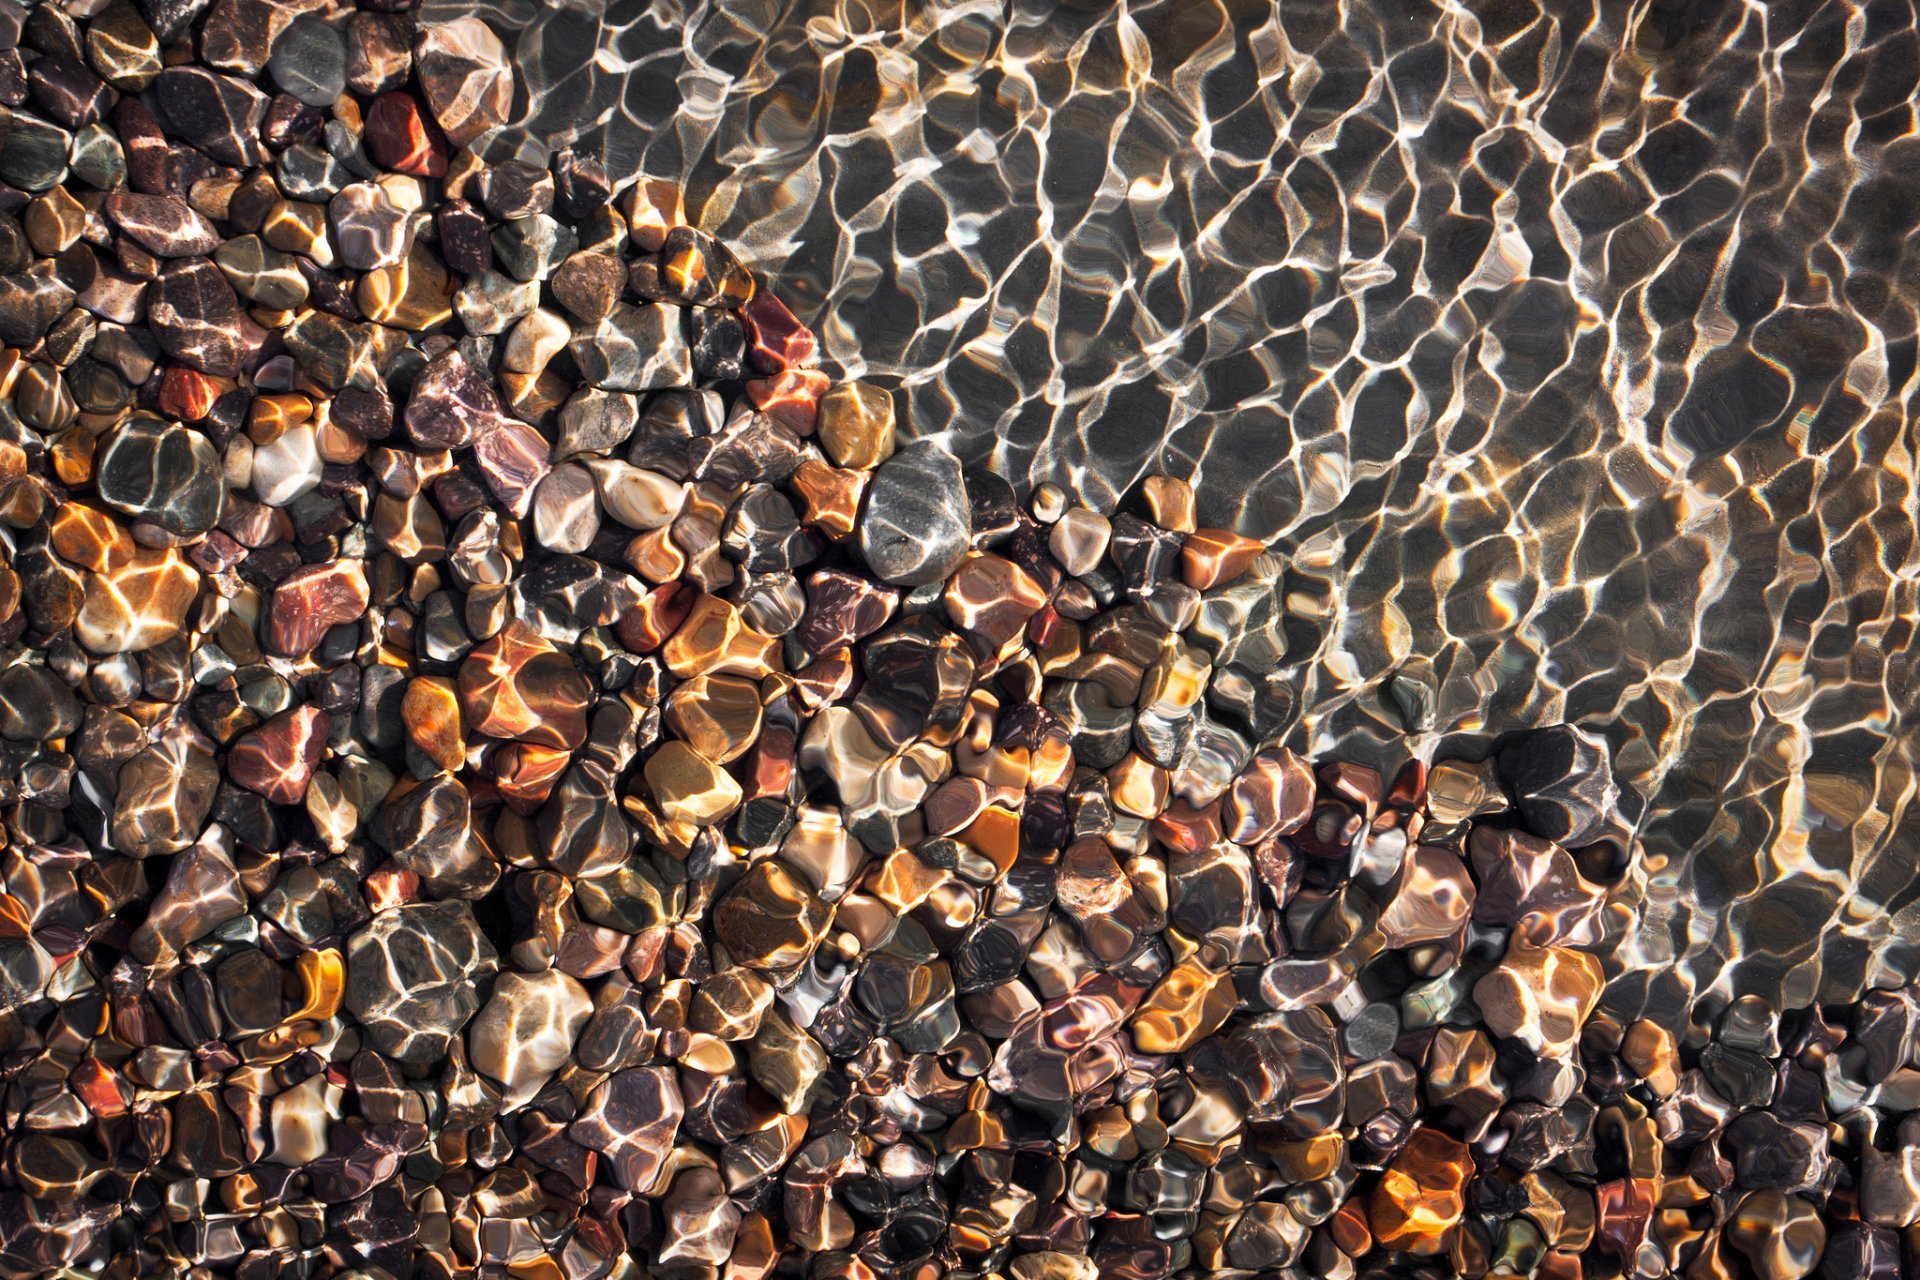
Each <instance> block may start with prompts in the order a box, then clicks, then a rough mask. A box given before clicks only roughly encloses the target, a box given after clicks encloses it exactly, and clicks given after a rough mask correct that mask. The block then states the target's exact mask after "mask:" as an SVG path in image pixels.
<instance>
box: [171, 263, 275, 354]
mask: <svg viewBox="0 0 1920 1280" xmlns="http://www.w3.org/2000/svg"><path fill="white" fill-rule="evenodd" d="M148 299H149V300H148V305H147V321H148V323H149V324H150V325H151V326H152V329H153V335H154V337H155V338H156V339H157V340H158V341H159V343H160V347H161V349H162V350H164V351H165V352H166V353H167V354H168V355H169V356H171V357H173V358H174V359H175V360H178V361H179V362H180V363H182V364H184V365H187V366H189V367H190V368H194V369H198V370H200V371H201V372H202V373H209V374H212V375H213V376H215V377H220V378H232V377H237V376H238V375H239V373H240V371H241V369H242V368H243V367H244V366H245V365H246V364H247V362H248V361H249V360H250V359H252V357H253V354H254V353H255V352H256V351H257V350H259V348H260V345H261V343H262V342H264V341H265V337H266V335H265V333H264V332H263V331H262V330H261V328H260V327H259V326H258V325H256V324H255V323H254V322H253V321H252V320H251V319H249V318H248V317H247V315H246V313H245V312H243V311H242V310H241V309H240V299H239V297H238V296H237V295H236V294H235V293H234V291H233V286H232V285H230V284H228V283H227V278H226V276H225V275H223V274H222V273H221V271H220V269H219V268H218V267H216V266H214V264H213V263H212V262H211V261H210V260H209V259H206V258H197V257H186V258H178V259H175V260H174V261H172V262H170V263H168V264H167V266H166V269H165V270H163V271H162V272H161V273H160V279H159V281H158V282H157V284H156V285H155V286H154V288H153V290H152V291H151V292H150V293H149V294H148Z"/></svg>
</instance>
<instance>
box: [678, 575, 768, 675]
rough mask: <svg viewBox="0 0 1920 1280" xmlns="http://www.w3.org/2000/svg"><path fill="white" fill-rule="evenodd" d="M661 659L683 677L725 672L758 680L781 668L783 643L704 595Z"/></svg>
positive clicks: (724, 605) (716, 597) (711, 597)
mask: <svg viewBox="0 0 1920 1280" xmlns="http://www.w3.org/2000/svg"><path fill="white" fill-rule="evenodd" d="M660 657H661V660H662V661H664V662H665V663H666V664H667V669H668V670H669V671H671V672H673V674H675V675H677V676H680V677H682V678H691V677H693V676H698V675H706V674H708V673H709V672H715V671H725V672H731V673H733V674H735V675H743V676H749V677H751V678H753V679H756V680H757V679H760V678H761V677H763V676H766V675H769V674H771V673H772V672H774V671H776V670H778V669H779V666H780V642H779V641H778V640H777V639H776V638H775V637H773V636H769V635H766V634H765V633H763V632H761V631H758V630H756V629H755V628H753V627H751V626H748V625H747V623H746V622H745V621H744V620H743V619H742V618H741V617H740V611H739V610H738V609H736V608H735V607H734V606H733V605H732V604H730V603H728V602H727V601H725V600H722V599H721V598H720V597H718V596H714V595H703V596H701V597H700V598H699V599H698V600H696V601H694V603H693V607H692V608H691V609H690V610H688V612H687V618H686V621H685V622H683V623H681V624H680V627H679V629H678V630H676V631H675V632H674V633H673V636H672V638H671V639H669V640H668V641H667V642H666V644H664V645H663V646H661V649H660Z"/></svg>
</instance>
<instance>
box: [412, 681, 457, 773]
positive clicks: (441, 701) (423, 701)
mask: <svg viewBox="0 0 1920 1280" xmlns="http://www.w3.org/2000/svg"><path fill="white" fill-rule="evenodd" d="M400 719H401V721H402V722H403V723H405V725H406V726H407V737H408V738H410V739H411V740H412V742H413V745H414V746H416V747H418V748H419V749H420V754H422V755H424V756H425V757H426V758H427V759H429V760H431V761H433V762H434V763H435V764H437V765H439V766H440V767H441V768H442V769H445V770H446V771H447V772H448V773H458V772H459V771H460V767H461V766H462V765H463V764H465V763H466V758H467V753H466V742H465V739H466V733H465V730H464V729H463V728H462V726H461V722H460V694H459V692H458V690H457V688H456V687H455V685H454V682H453V681H452V680H449V679H447V678H446V677H445V676H415V677H414V678H413V679H411V680H409V681H408V682H407V691H406V693H405V694H404V695H403V696H402V697H401V699H400Z"/></svg>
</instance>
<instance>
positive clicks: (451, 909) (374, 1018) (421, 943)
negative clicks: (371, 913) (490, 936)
mask: <svg viewBox="0 0 1920 1280" xmlns="http://www.w3.org/2000/svg"><path fill="white" fill-rule="evenodd" d="M498 968H499V961H498V960H497V958H496V954H495V952H494V949H493V944H492V943H490V942H489V941H487V938H486V935H485V934H484V933H482V932H481V930H480V926H479V924H478V923H477V922H476V921H475V919H474V916H473V909H472V908H471V907H469V906H468V905H467V904H466V903H464V902H435V903H416V904H412V905H407V906H398V907H394V908H392V909H390V910H387V911H383V912H381V913H380V914H378V915H376V916H375V917H374V918H373V922H372V923H371V924H369V925H367V927H366V928H364V929H362V930H360V931H359V932H358V933H356V934H354V935H353V936H352V937H351V938H349V939H348V940H347V993H346V1007H347V1009H348V1010H349V1011H350V1012H351V1013H352V1014H353V1015H354V1017H356V1018H357V1019H359V1021H360V1023H361V1024H362V1026H363V1027H364V1028H365V1030H366V1033H367V1036H368V1038H369V1039H370V1040H371V1041H372V1043H373V1046H374V1047H375V1048H376V1049H378V1050H379V1051H380V1052H381V1053H383V1054H385V1055H386V1056H387V1057H389V1058H393V1059H395V1060H396V1061H398V1062H402V1063H412V1064H422V1065H424V1064H426V1063H430V1062H434V1061H437V1060H439V1059H441V1058H444V1057H445V1056H446V1053H447V1046H448V1043H449V1041H450V1040H451V1039H452V1038H453V1037H454V1036H456V1035H458V1034H460V1031H461V1029H462V1028H463V1027H465V1026H466V1024H467V1022H468V1020H469V1019H470V1018H472V1017H473V1015H474V1014H475V1013H476V1012H477V1011H478V1010H479V1007H480V995H479V984H480V983H481V982H483V981H484V980H485V979H487V978H488V977H490V976H491V975H492V974H493V973H494V972H495V971H496V970H497V969H498Z"/></svg>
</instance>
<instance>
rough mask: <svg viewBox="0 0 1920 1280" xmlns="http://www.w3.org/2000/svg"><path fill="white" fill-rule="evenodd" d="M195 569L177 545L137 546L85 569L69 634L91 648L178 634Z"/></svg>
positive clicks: (124, 649) (136, 645) (117, 647)
mask: <svg viewBox="0 0 1920 1280" xmlns="http://www.w3.org/2000/svg"><path fill="white" fill-rule="evenodd" d="M199 591H200V573H199V571H198V570H196V569H195V568H193V566H192V565H190V564H188V563H187V561H186V559H185V558H183V557H182V556H181V555H180V553H179V552H178V551H175V550H173V549H172V548H168V549H167V550H164V551H155V550H152V549H150V548H147V547H141V548H139V549H138V550H137V551H136V552H135V554H134V556H133V557H132V558H131V559H129V560H128V561H127V562H126V563H125V564H122V565H120V566H119V567H117V568H115V569H112V570H110V571H108V572H105V573H89V574H87V575H86V586H85V590H84V593H83V595H82V597H81V601H80V611H79V613H78V614H77V615H76V616H75V617H74V620H73V634H74V636H75V638H76V639H78V640H79V641H80V643H81V644H82V645H83V646H85V647H86V649H87V650H88V651H90V652H92V653H98V654H111V653H138V652H141V651H143V650H146V649H151V648H153V647H154V646H155V645H157V644H164V643H165V642H166V641H168V640H171V639H173V637H175V636H177V635H179V634H180V631H181V629H182V628H183V627H184V626H185V625H186V619H187V609H188V608H189V607H190V606H191V605H192V604H193V601H194V598H195V596H197V595H198V594H199Z"/></svg>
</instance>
